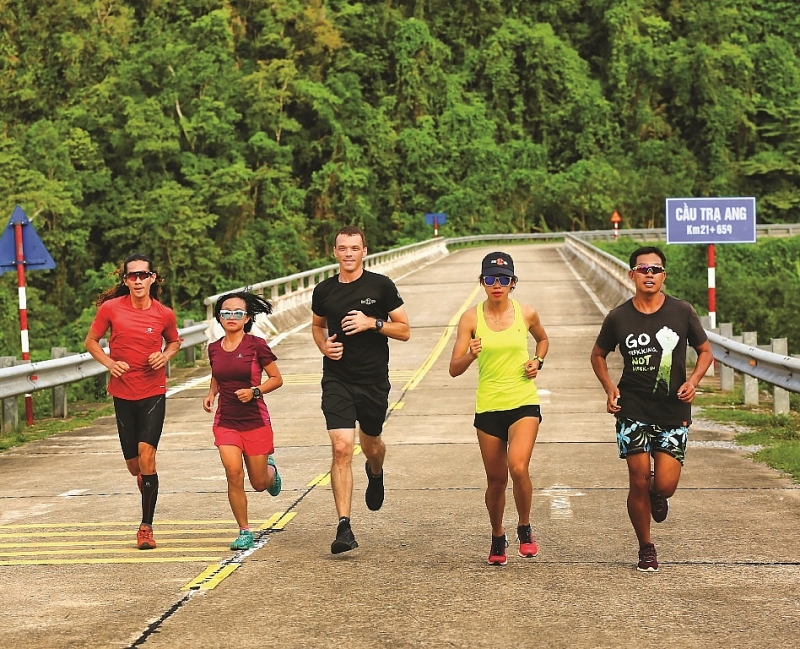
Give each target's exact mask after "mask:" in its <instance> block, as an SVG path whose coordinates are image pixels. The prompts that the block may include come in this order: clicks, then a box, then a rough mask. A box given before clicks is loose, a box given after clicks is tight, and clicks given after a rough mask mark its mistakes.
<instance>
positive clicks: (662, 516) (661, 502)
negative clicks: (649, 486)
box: [650, 490, 669, 523]
mask: <svg viewBox="0 0 800 649" xmlns="http://www.w3.org/2000/svg"><path fill="white" fill-rule="evenodd" d="M650 513H651V514H652V515H653V520H654V521H655V522H656V523H663V522H664V521H665V520H666V519H667V514H669V499H668V498H664V496H662V495H660V494H657V493H656V492H655V491H652V490H651V491H650Z"/></svg>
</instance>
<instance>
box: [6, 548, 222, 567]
mask: <svg viewBox="0 0 800 649" xmlns="http://www.w3.org/2000/svg"><path fill="white" fill-rule="evenodd" d="M139 552H140V553H141V554H144V553H145V552H152V550H139ZM200 561H201V562H204V563H205V562H206V561H219V557H153V556H142V557H141V558H137V559H128V558H126V557H109V558H108V559H20V560H19V561H0V566H68V565H73V566H75V565H86V564H110V563H197V562H200Z"/></svg>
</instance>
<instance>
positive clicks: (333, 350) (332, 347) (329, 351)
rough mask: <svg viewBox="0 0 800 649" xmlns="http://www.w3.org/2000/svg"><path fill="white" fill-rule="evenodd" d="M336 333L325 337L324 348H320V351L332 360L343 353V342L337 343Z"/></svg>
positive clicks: (337, 358)
mask: <svg viewBox="0 0 800 649" xmlns="http://www.w3.org/2000/svg"><path fill="white" fill-rule="evenodd" d="M336 335H337V334H333V335H332V336H331V337H330V338H326V339H325V348H324V349H323V350H322V353H323V354H325V356H327V357H328V358H330V359H331V360H332V361H338V360H339V359H340V358H341V357H342V354H344V343H337V342H336Z"/></svg>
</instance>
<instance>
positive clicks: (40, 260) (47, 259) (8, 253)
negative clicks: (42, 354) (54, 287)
mask: <svg viewBox="0 0 800 649" xmlns="http://www.w3.org/2000/svg"><path fill="white" fill-rule="evenodd" d="M26 266H27V267H28V268H29V269H30V270H49V269H51V268H55V267H56V263H55V262H54V261H53V258H52V257H51V256H50V253H49V252H47V248H45V246H44V243H43V242H42V240H41V239H40V238H39V235H38V234H36V230H35V229H34V227H33V225H32V224H31V222H30V221H29V220H28V217H27V216H26V215H25V212H24V211H23V210H22V208H21V207H20V206H19V205H17V206H16V207H15V208H14V211H13V212H12V214H11V218H10V219H9V221H8V225H7V226H6V230H5V232H3V235H2V236H0V274H2V273H5V272H7V271H9V270H12V268H14V267H16V270H17V287H18V288H17V290H18V293H19V327H20V342H21V344H22V360H23V361H26V362H28V363H30V360H31V354H30V347H29V342H28V304H27V296H26V292H25V267H26ZM34 378H35V377H34ZM25 421H26V423H27V424H28V426H32V425H33V398H32V395H30V394H26V395H25Z"/></svg>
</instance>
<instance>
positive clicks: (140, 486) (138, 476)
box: [136, 473, 142, 493]
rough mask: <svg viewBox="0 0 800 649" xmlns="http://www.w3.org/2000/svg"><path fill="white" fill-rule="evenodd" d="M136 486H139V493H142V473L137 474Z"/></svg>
mask: <svg viewBox="0 0 800 649" xmlns="http://www.w3.org/2000/svg"><path fill="white" fill-rule="evenodd" d="M136 486H137V487H139V493H142V474H141V473H140V474H139V475H137V476H136Z"/></svg>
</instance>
